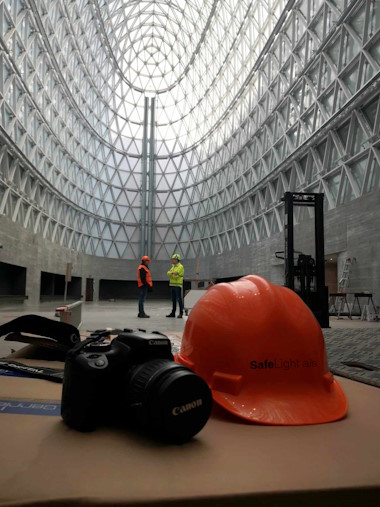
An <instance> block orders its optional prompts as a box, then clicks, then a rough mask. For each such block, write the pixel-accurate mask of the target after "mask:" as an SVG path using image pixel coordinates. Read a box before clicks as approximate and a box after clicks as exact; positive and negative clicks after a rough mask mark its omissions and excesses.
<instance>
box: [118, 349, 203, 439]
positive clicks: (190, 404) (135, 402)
mask: <svg viewBox="0 0 380 507" xmlns="http://www.w3.org/2000/svg"><path fill="white" fill-rule="evenodd" d="M127 403H128V408H129V410H128V416H129V417H132V418H133V419H134V420H135V422H136V423H138V424H141V425H142V426H143V427H145V428H147V429H150V430H151V431H152V432H153V433H155V434H158V435H159V436H160V437H161V438H163V439H165V440H170V441H172V442H185V441H186V440H189V439H190V438H191V437H193V436H194V435H195V434H196V433H198V432H199V431H200V430H201V429H202V428H203V426H204V425H205V424H206V422H207V420H208V418H209V416H210V412H211V406H212V396H211V392H210V389H209V388H208V386H207V384H206V382H205V381H204V380H203V379H201V378H200V377H199V376H198V375H196V374H195V373H194V372H192V371H191V370H190V369H189V368H186V366H182V365H180V364H177V363H175V362H173V361H170V360H167V359H155V360H152V361H148V362H146V363H143V364H140V365H138V366H136V367H135V368H134V369H133V371H132V374H131V376H130V378H129V382H128V388H127Z"/></svg>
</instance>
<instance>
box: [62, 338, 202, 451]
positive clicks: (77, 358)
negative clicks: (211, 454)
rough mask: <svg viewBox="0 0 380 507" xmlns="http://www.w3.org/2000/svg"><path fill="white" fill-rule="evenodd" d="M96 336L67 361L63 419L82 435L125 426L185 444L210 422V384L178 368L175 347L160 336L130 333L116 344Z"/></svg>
mask: <svg viewBox="0 0 380 507" xmlns="http://www.w3.org/2000/svg"><path fill="white" fill-rule="evenodd" d="M107 334H108V333H107V332H103V333H101V332H100V333H94V334H93V335H91V336H90V337H89V338H88V339H87V340H85V341H84V342H82V343H80V344H78V345H76V346H75V347H74V348H73V349H71V350H70V351H69V352H68V354H67V357H66V363H65V370H64V382H63V391H62V408H61V415H62V418H63V420H64V421H65V423H66V424H67V425H68V426H70V427H72V428H75V429H77V430H79V431H93V430H94V429H95V428H96V427H97V426H98V425H99V424H103V423H106V422H111V421H119V422H125V423H126V424H129V425H132V426H135V427H136V426H137V427H138V428H141V429H143V430H147V431H149V432H150V433H153V434H155V435H158V436H160V438H162V439H164V440H171V441H175V442H183V441H186V440H188V439H190V438H191V437H192V436H193V435H195V434H196V433H197V432H198V431H200V429H201V428H202V427H203V426H204V424H205V423H206V422H207V419H208V417H209V415H210V411H211V405H212V397H211V392H210V390H209V388H208V386H207V384H206V383H205V382H204V381H203V380H202V379H201V378H200V377H199V376H197V375H196V374H195V373H194V372H192V371H191V370H190V369H188V368H187V367H185V366H182V365H180V364H178V363H176V362H174V358H173V355H172V352H171V342H170V340H169V339H168V338H167V337H166V336H165V335H163V334H161V333H158V332H153V333H146V332H144V331H133V330H130V329H124V331H122V332H121V333H119V335H118V336H117V337H116V338H115V339H114V340H112V341H104V338H105V335H107Z"/></svg>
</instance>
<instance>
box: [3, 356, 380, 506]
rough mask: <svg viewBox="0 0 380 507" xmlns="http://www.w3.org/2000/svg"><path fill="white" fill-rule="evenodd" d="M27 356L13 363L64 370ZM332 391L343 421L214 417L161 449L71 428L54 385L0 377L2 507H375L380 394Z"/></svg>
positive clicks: (122, 433)
mask: <svg viewBox="0 0 380 507" xmlns="http://www.w3.org/2000/svg"><path fill="white" fill-rule="evenodd" d="M36 352H38V351H36V349H35V348H33V347H27V348H25V349H23V350H22V351H19V352H18V353H16V359H17V360H18V361H22V362H23V363H25V364H29V365H36V366H37V365H39V366H49V367H53V368H63V363H62V362H60V361H47V360H43V359H38V357H36V355H37V356H38V354H36ZM13 358H15V356H13ZM339 382H340V383H341V385H342V387H343V389H344V390H345V392H346V395H347V397H348V401H349V407H350V408H349V414H348V416H347V417H346V418H345V419H344V420H342V421H338V422H335V423H330V424H322V425H315V426H298V427H275V426H259V425H252V424H246V423H243V422H241V421H238V420H236V419H234V418H232V416H228V415H226V414H225V413H224V412H223V411H222V410H218V409H216V408H215V410H214V412H213V415H212V417H211V419H210V420H209V422H208V423H207V424H206V426H205V427H204V429H203V430H202V431H201V432H200V433H199V434H198V435H197V436H196V437H195V438H194V439H193V440H192V441H190V442H188V443H186V444H184V445H180V446H175V445H172V446H170V445H165V444H162V443H159V442H154V441H152V440H150V439H149V438H148V437H144V436H141V435H136V434H135V433H133V432H132V431H129V430H128V429H125V430H124V429H112V428H99V429H97V430H96V431H94V432H93V433H79V432H76V431H75V430H71V429H69V428H68V427H66V426H65V424H64V423H63V422H62V420H61V418H60V416H59V403H60V397H61V385H60V384H55V383H52V382H49V381H46V380H39V379H33V378H27V377H23V378H21V377H17V376H0V400H1V404H0V430H1V431H0V449H1V457H2V459H1V463H2V466H1V468H0V505H1V506H5V505H6V506H21V505H23V506H24V505H29V506H31V505H39V506H40V505H46V506H55V505H59V506H66V505H67V506H83V505H88V506H95V505H125V506H137V505H138V506H140V507H141V506H148V505H149V506H154V505H155V506H157V505H165V506H186V507H188V506H193V505H197V506H206V505H207V506H222V507H223V506H232V505H233V506H248V505H254V506H255V507H256V506H266V507H268V506H279V505H281V506H283V505H289V506H292V507H293V506H294V505H297V506H299V505H305V506H306V505H307V506H314V505H315V506H317V505H318V506H320V505H323V506H329V505H331V506H334V507H337V506H340V505H344V506H351V505H361V506H362V505H366V506H367V507H368V506H371V505H378V500H379V493H380V461H379V456H380V432H379V421H380V389H377V388H375V387H371V386H368V385H365V384H360V383H357V382H353V381H351V380H347V379H339Z"/></svg>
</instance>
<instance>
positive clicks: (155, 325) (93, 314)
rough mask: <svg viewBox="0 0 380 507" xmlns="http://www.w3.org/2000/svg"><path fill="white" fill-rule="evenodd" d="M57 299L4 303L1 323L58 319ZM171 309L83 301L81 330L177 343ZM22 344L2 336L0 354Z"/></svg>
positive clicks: (338, 324) (345, 324) (178, 325)
mask: <svg viewBox="0 0 380 507" xmlns="http://www.w3.org/2000/svg"><path fill="white" fill-rule="evenodd" d="M59 304H60V303H58V302H45V303H41V304H39V305H38V306H34V307H33V306H30V305H26V304H25V305H16V304H13V305H12V304H9V305H6V304H4V303H3V304H2V305H1V306H0V323H1V324H3V323H5V322H8V321H9V320H12V319H14V318H16V317H19V316H20V315H26V314H31V313H32V314H35V315H41V316H44V317H48V318H52V319H56V317H55V315H54V314H55V308H56V307H57V306H59ZM170 310H171V302H170V301H169V300H152V301H149V300H147V301H146V302H145V311H146V312H147V314H148V315H150V319H139V318H137V301H116V302H108V301H104V302H98V303H92V302H91V303H83V305H82V326H81V328H80V331H81V333H85V332H87V331H90V330H94V329H100V328H125V327H128V328H133V329H138V328H140V329H145V330H146V331H160V332H162V333H164V334H166V335H168V336H169V338H170V339H171V340H172V341H173V343H175V344H176V345H179V344H180V340H181V336H182V332H183V329H184V327H185V324H186V320H187V317H183V318H182V319H177V318H175V319H169V318H166V317H165V315H166V314H168V313H169V312H170ZM330 326H331V328H332V329H358V330H359V329H363V328H365V329H378V330H380V322H367V321H361V320H360V319H358V318H354V319H352V320H350V319H348V318H347V317H343V318H341V319H337V318H336V317H330ZM23 346H24V345H23V344H20V343H17V342H4V341H1V339H0V357H5V356H7V355H8V354H10V353H11V352H12V350H17V349H19V348H21V347H23Z"/></svg>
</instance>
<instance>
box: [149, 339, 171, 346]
mask: <svg viewBox="0 0 380 507" xmlns="http://www.w3.org/2000/svg"><path fill="white" fill-rule="evenodd" d="M167 344H168V341H167V340H149V345H167Z"/></svg>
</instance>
